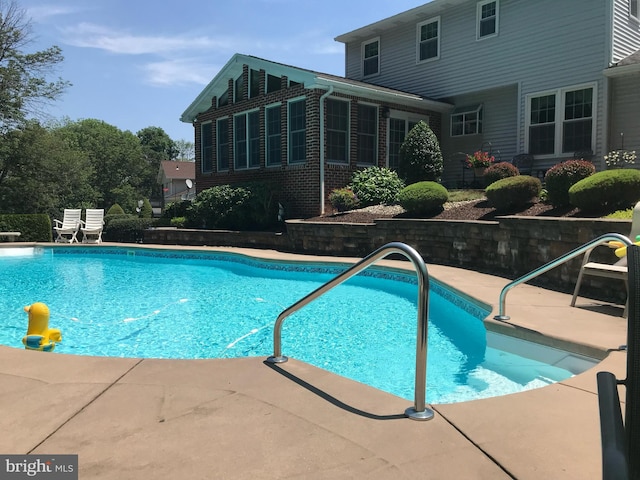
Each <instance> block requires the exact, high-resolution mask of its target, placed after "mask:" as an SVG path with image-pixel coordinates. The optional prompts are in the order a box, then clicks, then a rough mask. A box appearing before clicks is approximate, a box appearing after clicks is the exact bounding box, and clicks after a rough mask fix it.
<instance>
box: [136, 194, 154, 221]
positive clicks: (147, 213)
mask: <svg viewBox="0 0 640 480" xmlns="http://www.w3.org/2000/svg"><path fill="white" fill-rule="evenodd" d="M138 215H139V216H140V217H141V218H151V217H153V207H152V206H151V202H150V201H149V199H148V198H145V199H143V200H142V207H140V211H139V212H138Z"/></svg>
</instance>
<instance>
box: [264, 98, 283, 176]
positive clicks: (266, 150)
mask: <svg viewBox="0 0 640 480" xmlns="http://www.w3.org/2000/svg"><path fill="white" fill-rule="evenodd" d="M275 107H280V122H281V125H280V145H281V147H280V148H282V102H278V103H271V104H269V105H265V107H264V165H265V167H266V168H278V167H280V166H281V163H282V159H280V160H281V161H280V163H277V164H275V163H274V164H270V163H269V122H268V118H267V112H268V111H269V110H270V109H272V108H275Z"/></svg>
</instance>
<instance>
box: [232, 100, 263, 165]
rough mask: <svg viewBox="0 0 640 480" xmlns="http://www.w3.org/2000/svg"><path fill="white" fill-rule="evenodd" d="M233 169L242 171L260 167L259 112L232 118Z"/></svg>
mask: <svg viewBox="0 0 640 480" xmlns="http://www.w3.org/2000/svg"><path fill="white" fill-rule="evenodd" d="M233 133H234V149H233V157H234V168H235V169H236V170H242V169H246V168H256V167H259V166H260V112H259V111H257V110H256V111H253V112H249V113H241V114H240V115H236V116H235V117H234V132H233Z"/></svg>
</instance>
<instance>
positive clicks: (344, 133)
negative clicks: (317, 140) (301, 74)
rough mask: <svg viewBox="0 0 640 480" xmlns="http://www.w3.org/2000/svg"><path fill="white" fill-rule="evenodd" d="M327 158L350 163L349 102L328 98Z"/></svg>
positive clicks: (332, 160) (331, 160)
mask: <svg viewBox="0 0 640 480" xmlns="http://www.w3.org/2000/svg"><path fill="white" fill-rule="evenodd" d="M326 121H327V124H326V125H327V150H326V151H327V154H326V155H327V160H328V161H329V162H335V163H349V145H348V139H349V102H346V101H344V100H336V99H333V98H329V99H327V104H326Z"/></svg>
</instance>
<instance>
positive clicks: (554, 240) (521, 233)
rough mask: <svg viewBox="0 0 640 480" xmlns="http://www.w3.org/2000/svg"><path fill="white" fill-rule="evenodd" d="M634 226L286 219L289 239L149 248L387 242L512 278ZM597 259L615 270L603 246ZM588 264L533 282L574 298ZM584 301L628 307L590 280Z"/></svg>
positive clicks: (361, 246) (163, 232) (334, 248)
mask: <svg viewBox="0 0 640 480" xmlns="http://www.w3.org/2000/svg"><path fill="white" fill-rule="evenodd" d="M630 229H631V222H630V220H607V219H583V218H575V219H573V218H554V217H516V216H513V217H501V218H500V219H499V220H497V221H451V220H409V219H397V218H392V219H380V220H376V221H375V223H371V224H348V223H328V222H306V221H301V220H288V221H287V222H286V233H273V232H233V231H213V230H186V229H180V230H179V229H174V228H158V229H151V230H147V231H145V234H144V241H145V243H156V244H164V245H208V246H235V247H247V248H268V249H275V250H280V251H289V252H296V253H301V254H322V255H334V256H352V257H363V256H366V255H367V254H369V253H371V252H372V251H373V250H375V249H376V248H378V247H380V246H382V245H384V244H386V243H389V242H395V241H398V242H404V243H406V244H408V245H411V246H412V247H414V248H415V249H416V250H417V251H418V252H419V253H420V254H421V255H422V256H423V258H424V259H425V262H426V263H427V264H429V263H433V264H440V265H450V266H454V267H460V268H465V269H469V270H474V271H478V272H484V273H490V274H494V275H499V276H504V277H506V278H510V279H514V278H518V277H520V276H522V275H525V274H527V273H529V272H531V271H532V270H535V269H536V268H538V267H540V266H541V265H544V264H546V263H547V262H549V261H551V260H554V259H556V258H558V257H560V256H562V255H564V254H565V253H567V252H569V251H571V250H573V249H575V248H577V247H579V246H581V245H583V244H585V243H587V242H589V241H590V240H593V239H594V238H596V237H599V236H601V235H604V234H607V233H621V234H623V235H629V231H630ZM592 258H593V259H594V260H599V261H603V262H607V263H613V262H614V261H615V260H617V259H616V257H615V256H614V254H613V252H612V251H611V250H609V249H608V248H606V247H599V248H598V249H596V251H595V252H594V254H593V255H592ZM581 261H582V257H578V258H576V259H573V260H571V261H569V262H567V263H564V264H562V265H560V266H558V267H556V268H555V269H553V270H550V271H549V272H547V273H545V274H543V275H541V276H540V277H537V278H536V279H534V280H532V281H531V283H533V284H536V285H540V286H544V287H547V288H552V289H555V290H559V291H564V292H572V291H573V288H574V286H575V281H576V278H577V276H578V271H579V268H580V263H581ZM580 293H581V296H588V297H592V298H597V299H602V300H611V301H615V302H624V300H625V297H626V295H625V287H624V285H623V284H621V282H617V281H614V280H609V279H605V278H599V277H586V278H585V281H584V282H583V287H582V289H581V292H580Z"/></svg>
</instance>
